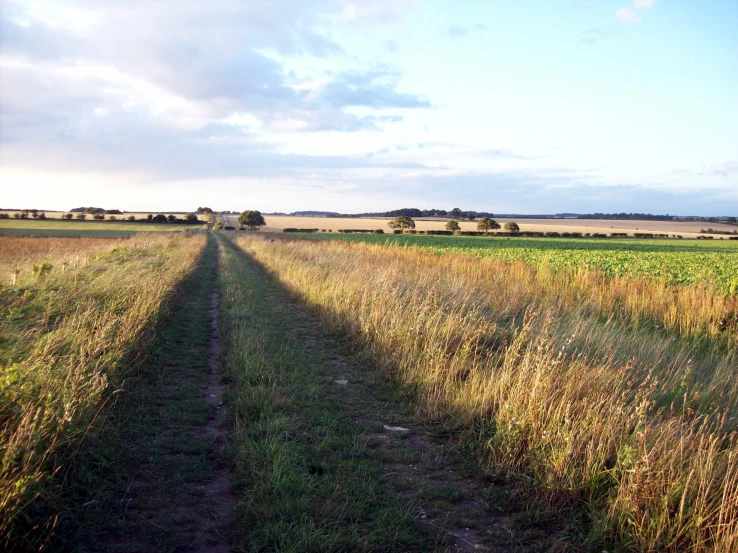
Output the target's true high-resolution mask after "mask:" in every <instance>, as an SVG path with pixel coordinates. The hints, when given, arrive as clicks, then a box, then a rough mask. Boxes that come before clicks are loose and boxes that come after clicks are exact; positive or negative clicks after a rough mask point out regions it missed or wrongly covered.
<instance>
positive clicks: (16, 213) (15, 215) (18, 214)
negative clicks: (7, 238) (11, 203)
mask: <svg viewBox="0 0 738 553" xmlns="http://www.w3.org/2000/svg"><path fill="white" fill-rule="evenodd" d="M20 218H21V214H20V213H18V212H15V213H13V219H20Z"/></svg>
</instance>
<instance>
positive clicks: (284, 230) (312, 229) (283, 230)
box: [282, 228, 340, 232]
mask: <svg viewBox="0 0 738 553" xmlns="http://www.w3.org/2000/svg"><path fill="white" fill-rule="evenodd" d="M282 232H318V229H316V228H285V229H282ZM339 232H340V231H339Z"/></svg>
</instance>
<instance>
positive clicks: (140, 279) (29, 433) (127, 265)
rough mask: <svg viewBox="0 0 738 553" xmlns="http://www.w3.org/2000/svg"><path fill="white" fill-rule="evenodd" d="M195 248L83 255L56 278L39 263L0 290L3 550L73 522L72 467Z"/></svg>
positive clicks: (139, 246)
mask: <svg viewBox="0 0 738 553" xmlns="http://www.w3.org/2000/svg"><path fill="white" fill-rule="evenodd" d="M204 243H205V237H204V236H191V235H187V236H186V235H180V236H171V235H170V236H161V237H152V236H147V237H141V238H139V239H133V240H131V241H127V242H126V243H125V244H124V245H118V246H117V247H115V248H112V249H109V250H107V251H100V250H99V249H95V251H94V252H92V253H90V257H89V258H88V257H85V258H84V261H83V262H81V263H79V264H77V265H76V266H71V265H70V266H69V267H68V268H67V270H63V271H62V270H59V268H58V267H57V268H56V269H54V268H53V266H52V264H50V263H40V264H39V265H38V266H37V267H38V270H36V271H33V272H31V271H29V272H28V273H27V274H24V275H22V277H21V278H19V279H18V280H17V282H16V283H15V284H13V285H10V286H6V287H3V288H1V289H0V314H1V315H2V316H1V317H0V363H1V364H2V365H1V370H0V379H1V380H0V384H1V385H2V386H1V387H0V423H1V424H0V449H1V451H2V462H1V464H0V543H2V544H3V545H5V546H6V547H9V548H11V549H13V550H24V549H29V550H37V549H40V548H42V547H43V545H44V544H45V543H47V542H48V540H49V539H50V536H52V535H53V534H54V533H55V530H58V529H59V528H60V527H61V526H63V525H64V524H65V523H66V521H67V520H68V519H70V518H73V517H74V513H72V512H71V511H70V509H69V508H68V506H67V499H68V497H69V495H68V494H69V493H71V492H70V490H72V489H73V488H78V487H80V486H81V487H82V488H84V486H85V482H87V481H88V478H89V477H90V473H88V472H86V471H85V469H84V467H82V466H80V465H78V464H77V463H76V460H77V459H78V456H79V453H80V451H81V450H82V449H81V448H84V447H86V443H87V439H90V438H91V437H92V436H93V435H95V434H97V433H103V432H104V431H105V430H106V429H105V428H104V426H103V425H104V423H105V421H106V417H105V415H106V414H108V413H109V412H110V411H109V410H110V408H111V406H112V405H113V404H114V402H115V400H116V399H117V398H118V397H119V395H120V394H119V392H120V391H121V389H122V388H121V386H122V385H123V383H124V381H125V379H126V378H127V377H128V376H129V374H130V370H131V367H133V366H135V364H136V362H137V360H138V359H140V355H141V353H142V352H143V351H144V350H145V348H146V347H147V345H148V344H149V343H150V340H151V338H152V337H153V329H154V326H155V325H156V323H157V321H158V320H159V316H160V314H161V312H162V310H163V309H165V308H166V306H167V305H168V304H169V302H170V300H171V297H172V293H173V291H174V290H175V289H176V288H177V286H178V285H179V284H180V283H181V282H182V280H183V279H184V278H185V276H186V275H187V274H188V273H189V272H190V271H191V270H192V267H193V265H194V263H195V261H196V259H197V258H198V256H199V254H200V251H201V249H202V247H203V245H204ZM49 244H50V245H51V246H53V244H51V243H49ZM50 253H53V248H52V250H50ZM88 253H89V252H88ZM65 254H66V253H65ZM43 267H45V268H43ZM103 439H104V438H103ZM75 493H76V492H75Z"/></svg>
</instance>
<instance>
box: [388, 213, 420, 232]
mask: <svg viewBox="0 0 738 553" xmlns="http://www.w3.org/2000/svg"><path fill="white" fill-rule="evenodd" d="M387 225H389V227H390V228H392V229H400V230H405V229H413V228H415V221H413V220H412V218H411V217H408V216H407V215H398V216H397V217H395V218H394V219H392V220H391V221H390V222H389V223H387Z"/></svg>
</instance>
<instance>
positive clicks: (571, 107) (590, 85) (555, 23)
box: [0, 0, 738, 215]
mask: <svg viewBox="0 0 738 553" xmlns="http://www.w3.org/2000/svg"><path fill="white" fill-rule="evenodd" d="M0 9H1V10H2V12H1V17H2V28H1V29H0V31H1V33H0V206H2V207H38V208H44V209H70V208H72V207H75V206H78V205H96V206H103V207H107V208H113V207H115V208H119V209H127V210H136V209H140V210H165V209H172V210H189V209H193V208H194V207H197V206H199V205H209V206H211V207H213V208H215V209H219V210H224V209H228V210H231V209H232V210H243V209H247V208H248V209H260V210H262V211H293V210H307V209H312V210H335V211H342V212H361V211H369V210H385V209H395V208H399V207H409V206H414V207H421V208H424V207H426V208H428V207H440V208H445V209H450V208H451V207H455V206H458V207H461V208H462V209H477V210H480V211H481V210H484V211H492V212H498V213H502V212H507V213H509V212H515V213H556V212H564V211H572V212H592V211H603V212H615V211H618V212H619V211H629V212H630V211H638V212H653V213H671V214H699V215H732V214H738V2H736V1H734V0H613V1H611V0H591V1H579V0H529V1H525V2H523V1H520V0H494V1H492V0H463V1H458V0H457V1H451V0H428V1H426V0H312V1H307V0H306V1H299V0H207V1H204V0H158V1H150V0H39V1H34V0H28V1H25V0H24V1H18V0H0Z"/></svg>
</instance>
